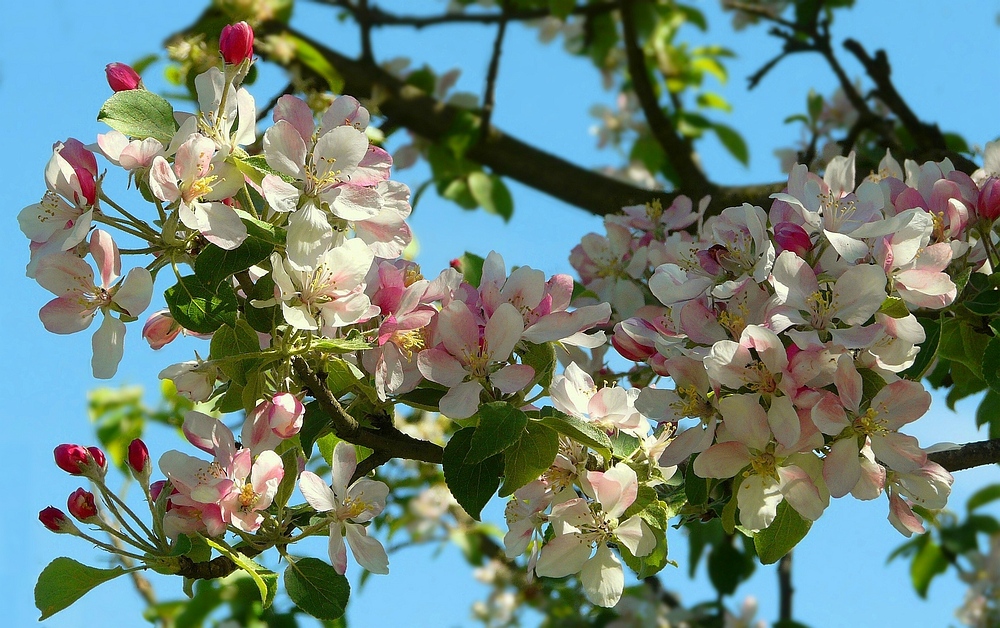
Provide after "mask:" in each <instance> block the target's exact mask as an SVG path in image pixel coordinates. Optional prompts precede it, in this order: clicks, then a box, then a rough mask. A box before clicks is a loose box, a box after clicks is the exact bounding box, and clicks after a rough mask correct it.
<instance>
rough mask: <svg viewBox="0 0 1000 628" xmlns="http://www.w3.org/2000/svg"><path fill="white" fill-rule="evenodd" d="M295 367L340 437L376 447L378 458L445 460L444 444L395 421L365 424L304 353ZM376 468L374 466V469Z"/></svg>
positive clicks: (370, 447) (372, 447)
mask: <svg viewBox="0 0 1000 628" xmlns="http://www.w3.org/2000/svg"><path fill="white" fill-rule="evenodd" d="M292 368H293V369H295V373H296V375H298V376H299V379H301V380H302V383H303V384H305V385H306V386H307V387H308V388H309V392H310V393H311V394H312V396H313V397H315V398H316V400H317V401H318V402H319V405H320V407H321V408H323V411H324V412H325V413H326V415H327V416H328V417H329V418H330V423H331V427H332V428H333V431H334V432H335V433H336V434H337V436H338V437H340V438H342V439H343V440H345V441H347V442H349V443H353V444H355V445H361V446H362V447H368V448H369V449H371V450H373V451H374V452H376V454H377V455H378V456H379V457H378V458H376V460H378V459H381V458H382V457H384V456H386V455H388V456H389V458H405V459H407V460H419V461H421V462H429V463H431V464H440V463H441V459H442V457H443V455H444V449H443V448H442V447H441V446H440V445H436V444H435V443H431V442H428V441H425V440H418V439H416V438H413V437H412V436H409V435H407V434H404V433H403V432H400V431H399V430H398V429H396V427H395V426H394V425H392V422H391V421H388V422H379V424H378V425H377V426H376V427H374V428H368V427H363V426H361V424H360V423H358V421H357V419H355V418H354V417H352V416H351V415H350V414H348V412H347V411H346V410H344V407H343V406H342V405H340V402H339V401H337V398H336V397H334V396H333V393H331V392H330V389H329V388H327V386H326V384H325V383H324V382H323V381H322V380H321V379H320V378H319V377H318V376H317V374H316V372H315V371H313V370H312V368H311V367H310V366H309V364H307V363H306V361H305V360H303V359H302V358H301V357H300V356H295V357H294V358H292ZM386 461H388V458H386V459H385V460H383V462H386ZM380 464H381V463H380ZM374 468H375V467H372V469H374ZM370 470H371V469H369V471H370ZM359 477H360V476H359Z"/></svg>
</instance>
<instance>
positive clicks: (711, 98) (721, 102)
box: [697, 92, 733, 111]
mask: <svg viewBox="0 0 1000 628" xmlns="http://www.w3.org/2000/svg"><path fill="white" fill-rule="evenodd" d="M697 103H698V106H699V107H701V108H703V109H721V110H722V111H732V110H733V107H732V105H730V104H729V103H728V102H727V101H726V99H725V98H723V97H722V96H720V95H719V94H716V93H715V92H702V93H700V94H698V98H697Z"/></svg>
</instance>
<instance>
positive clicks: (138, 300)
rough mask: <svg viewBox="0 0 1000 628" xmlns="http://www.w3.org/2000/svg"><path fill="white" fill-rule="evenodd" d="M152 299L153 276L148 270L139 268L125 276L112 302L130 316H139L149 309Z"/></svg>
mask: <svg viewBox="0 0 1000 628" xmlns="http://www.w3.org/2000/svg"><path fill="white" fill-rule="evenodd" d="M152 298H153V276H152V275H151V274H150V273H149V271H148V270H146V269H145V268H143V267H141V266H139V267H137V268H133V269H132V270H130V271H129V272H128V274H127V275H125V280H124V281H122V283H121V285H120V286H119V287H118V291H117V292H115V296H114V298H113V299H112V300H113V301H114V302H115V303H117V304H118V305H120V306H121V307H122V309H123V310H125V311H126V312H128V313H129V314H130V315H132V316H139V314H142V312H143V311H144V310H145V309H146V308H147V307H149V301H150V300H151V299H152Z"/></svg>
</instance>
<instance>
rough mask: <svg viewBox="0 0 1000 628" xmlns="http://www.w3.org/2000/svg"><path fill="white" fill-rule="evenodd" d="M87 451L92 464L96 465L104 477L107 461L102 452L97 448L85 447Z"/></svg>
mask: <svg viewBox="0 0 1000 628" xmlns="http://www.w3.org/2000/svg"><path fill="white" fill-rule="evenodd" d="M87 451H89V452H90V455H91V457H92V458H93V459H94V464H96V465H97V467H98V469H99V470H100V472H101V475H104V473H105V472H106V471H107V470H108V459H107V457H106V456H105V455H104V452H103V451H101V450H100V449H99V448H97V447H87Z"/></svg>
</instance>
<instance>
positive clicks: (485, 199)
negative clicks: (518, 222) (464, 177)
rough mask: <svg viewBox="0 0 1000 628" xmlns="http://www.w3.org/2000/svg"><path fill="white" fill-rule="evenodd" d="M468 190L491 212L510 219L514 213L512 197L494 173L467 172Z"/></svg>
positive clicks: (505, 219)
mask: <svg viewBox="0 0 1000 628" xmlns="http://www.w3.org/2000/svg"><path fill="white" fill-rule="evenodd" d="M469 191H470V192H471V193H472V198H474V199H476V202H477V203H479V205H480V206H481V207H482V208H483V209H485V210H486V211H487V212H489V213H491V214H497V215H498V216H500V217H501V218H503V219H504V222H507V221H509V220H510V218H511V216H513V215H514V199H513V198H512V197H511V195H510V190H508V189H507V186H506V185H505V184H504V182H503V180H502V179H501V178H500V177H498V176H497V175H495V174H486V173H485V172H473V173H471V174H469Z"/></svg>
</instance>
